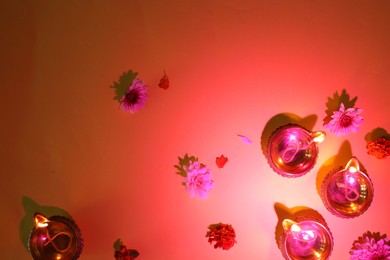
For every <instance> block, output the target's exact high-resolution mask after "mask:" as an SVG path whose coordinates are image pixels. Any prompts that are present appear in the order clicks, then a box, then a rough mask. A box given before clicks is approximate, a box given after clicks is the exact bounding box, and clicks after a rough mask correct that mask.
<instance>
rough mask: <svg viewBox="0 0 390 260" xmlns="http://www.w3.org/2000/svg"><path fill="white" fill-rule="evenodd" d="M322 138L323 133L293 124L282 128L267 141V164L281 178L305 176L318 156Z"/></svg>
mask: <svg viewBox="0 0 390 260" xmlns="http://www.w3.org/2000/svg"><path fill="white" fill-rule="evenodd" d="M324 138H325V132H310V131H308V130H306V129H305V128H303V127H301V126H299V125H295V124H290V125H286V126H282V127H280V128H278V129H277V130H275V131H274V132H273V133H272V135H271V137H270V138H269V140H268V143H267V150H266V159H267V161H268V164H269V165H270V166H271V168H272V169H273V170H274V171H275V172H276V173H278V174H279V175H281V176H283V177H290V178H295V177H299V176H302V175H305V174H306V173H308V172H309V171H310V170H311V169H312V168H313V167H314V165H315V163H316V161H317V156H318V147H317V144H318V143H321V142H322V141H323V140H324Z"/></svg>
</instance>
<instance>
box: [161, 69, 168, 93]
mask: <svg viewBox="0 0 390 260" xmlns="http://www.w3.org/2000/svg"><path fill="white" fill-rule="evenodd" d="M158 86H159V87H160V88H163V89H167V88H169V79H168V77H167V74H165V71H164V76H163V77H162V78H161V79H160V83H159V84H158Z"/></svg>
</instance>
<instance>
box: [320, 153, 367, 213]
mask: <svg viewBox="0 0 390 260" xmlns="http://www.w3.org/2000/svg"><path fill="white" fill-rule="evenodd" d="M340 169H341V168H338V169H336V170H333V171H331V172H330V173H328V175H327V176H326V177H325V179H324V181H323V182H322V185H321V198H322V201H323V203H324V205H325V207H326V208H327V209H328V211H330V212H331V213H332V214H334V215H336V216H338V217H341V218H354V217H357V216H360V215H361V214H363V213H364V212H365V211H366V210H367V209H368V208H369V207H370V205H371V202H372V200H373V197H374V187H373V184H372V182H371V179H370V178H369V177H368V175H367V174H365V173H364V172H362V171H361V170H360V165H359V161H358V160H357V158H356V157H352V159H350V160H349V162H348V163H347V165H346V166H345V168H344V169H341V170H340Z"/></svg>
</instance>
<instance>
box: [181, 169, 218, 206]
mask: <svg viewBox="0 0 390 260" xmlns="http://www.w3.org/2000/svg"><path fill="white" fill-rule="evenodd" d="M184 183H185V185H186V190H188V191H189V192H190V194H191V198H193V197H198V198H200V199H205V198H207V195H208V192H209V191H210V190H211V188H212V187H214V181H213V180H211V171H210V170H209V169H207V168H206V167H205V166H204V165H201V164H200V163H199V162H197V161H194V162H192V161H191V162H190V165H189V167H188V169H187V178H186V179H185V181H184Z"/></svg>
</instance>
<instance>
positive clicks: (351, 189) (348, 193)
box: [336, 157, 360, 202]
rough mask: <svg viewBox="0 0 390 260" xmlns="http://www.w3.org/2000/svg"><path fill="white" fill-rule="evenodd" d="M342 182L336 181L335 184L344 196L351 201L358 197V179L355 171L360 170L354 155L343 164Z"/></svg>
mask: <svg viewBox="0 0 390 260" xmlns="http://www.w3.org/2000/svg"><path fill="white" fill-rule="evenodd" d="M342 172H344V176H343V177H344V178H343V182H337V183H336V185H337V186H338V187H339V188H341V189H342V190H344V195H345V198H346V199H347V200H349V201H351V202H354V201H356V200H358V199H359V195H360V189H359V187H358V186H357V182H358V180H357V179H356V176H355V173H357V172H360V165H359V162H358V160H357V159H356V157H352V159H351V160H349V162H348V163H347V165H346V166H345V169H344V170H342Z"/></svg>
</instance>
